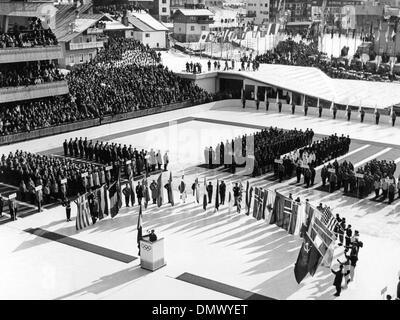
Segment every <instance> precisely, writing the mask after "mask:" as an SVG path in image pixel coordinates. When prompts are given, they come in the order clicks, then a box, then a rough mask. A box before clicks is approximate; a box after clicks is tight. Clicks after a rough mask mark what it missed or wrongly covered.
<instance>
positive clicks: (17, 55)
mask: <svg viewBox="0 0 400 320" xmlns="http://www.w3.org/2000/svg"><path fill="white" fill-rule="evenodd" d="M61 58H62V52H61V46H60V45H56V46H45V47H42V46H38V47H30V48H26V47H25V48H24V47H23V48H21V47H14V48H1V49H0V64H1V63H15V62H24V61H40V60H57V59H61Z"/></svg>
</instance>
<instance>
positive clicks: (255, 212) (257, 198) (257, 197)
mask: <svg viewBox="0 0 400 320" xmlns="http://www.w3.org/2000/svg"><path fill="white" fill-rule="evenodd" d="M260 193H261V191H260V189H258V188H257V187H255V189H254V203H253V218H256V219H257V218H258V209H259V203H260ZM257 220H260V219H257Z"/></svg>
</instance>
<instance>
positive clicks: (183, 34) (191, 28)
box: [172, 9, 214, 42]
mask: <svg viewBox="0 0 400 320" xmlns="http://www.w3.org/2000/svg"><path fill="white" fill-rule="evenodd" d="M213 16H214V14H213V13H212V12H211V11H210V10H207V9H178V10H176V11H175V13H174V14H173V16H172V18H173V22H174V38H175V39H176V40H178V41H180V42H197V41H199V39H200V36H201V34H202V32H206V31H210V25H211V24H213V23H214V19H213Z"/></svg>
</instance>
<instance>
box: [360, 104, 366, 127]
mask: <svg viewBox="0 0 400 320" xmlns="http://www.w3.org/2000/svg"><path fill="white" fill-rule="evenodd" d="M360 115H361V123H363V122H364V117H365V110H364V108H363V107H361V111H360Z"/></svg>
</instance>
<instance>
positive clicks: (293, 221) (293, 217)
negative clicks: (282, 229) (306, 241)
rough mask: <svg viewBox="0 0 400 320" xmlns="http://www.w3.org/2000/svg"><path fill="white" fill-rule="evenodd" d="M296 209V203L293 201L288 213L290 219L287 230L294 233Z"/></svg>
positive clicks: (297, 206)
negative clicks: (290, 210)
mask: <svg viewBox="0 0 400 320" xmlns="http://www.w3.org/2000/svg"><path fill="white" fill-rule="evenodd" d="M298 209H299V205H298V203H296V202H293V205H292V213H291V214H290V221H289V227H288V232H289V233H290V234H294V233H295V230H296V224H297V212H298Z"/></svg>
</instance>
